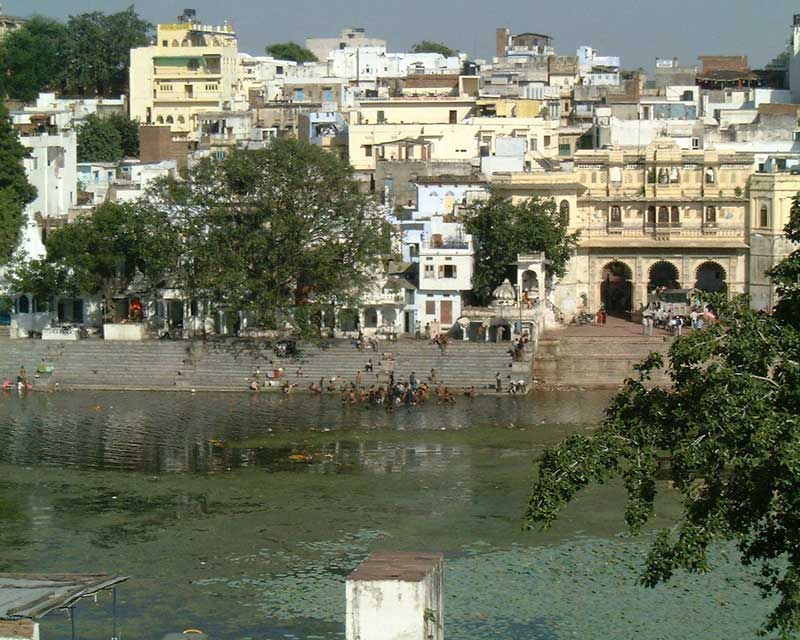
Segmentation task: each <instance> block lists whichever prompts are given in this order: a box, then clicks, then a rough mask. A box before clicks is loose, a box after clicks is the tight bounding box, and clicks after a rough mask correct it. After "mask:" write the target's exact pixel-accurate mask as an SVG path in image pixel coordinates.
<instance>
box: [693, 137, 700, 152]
mask: <svg viewBox="0 0 800 640" xmlns="http://www.w3.org/2000/svg"><path fill="white" fill-rule="evenodd" d="M699 148H700V138H692V149H699Z"/></svg>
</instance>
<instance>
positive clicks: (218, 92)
mask: <svg viewBox="0 0 800 640" xmlns="http://www.w3.org/2000/svg"><path fill="white" fill-rule="evenodd" d="M246 104H247V95H246V92H245V87H244V84H243V82H242V74H241V69H240V60H239V56H238V47H237V41H236V34H235V33H234V31H233V27H231V26H230V25H227V24H225V25H222V26H217V27H215V26H209V25H201V24H195V23H176V24H160V25H158V27H157V30H156V44H154V45H152V46H149V47H140V48H138V49H132V50H131V68H130V110H131V118H133V119H137V118H138V119H139V121H140V122H141V123H142V124H155V125H169V127H170V128H171V130H172V133H173V135H174V136H175V137H176V138H185V139H188V140H197V139H198V137H199V128H200V126H199V120H198V114H200V113H203V112H208V111H235V110H241V109H244V108H246Z"/></svg>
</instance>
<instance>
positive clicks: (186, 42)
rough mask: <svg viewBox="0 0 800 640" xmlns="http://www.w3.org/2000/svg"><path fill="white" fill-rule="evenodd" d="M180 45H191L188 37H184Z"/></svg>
mask: <svg viewBox="0 0 800 640" xmlns="http://www.w3.org/2000/svg"><path fill="white" fill-rule="evenodd" d="M181 46H182V47H190V46H191V43H190V42H189V40H188V39H184V41H183V42H181Z"/></svg>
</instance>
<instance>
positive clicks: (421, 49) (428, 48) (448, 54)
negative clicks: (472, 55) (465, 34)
mask: <svg viewBox="0 0 800 640" xmlns="http://www.w3.org/2000/svg"><path fill="white" fill-rule="evenodd" d="M411 51H412V52H413V53H440V54H441V55H443V56H444V57H445V58H452V57H453V56H456V55H458V52H457V51H456V50H455V49H451V48H450V47H448V46H447V45H446V44H442V43H441V42H434V41H433V40H423V41H422V42H418V43H417V44H415V45H414V46H413V47H412V48H411Z"/></svg>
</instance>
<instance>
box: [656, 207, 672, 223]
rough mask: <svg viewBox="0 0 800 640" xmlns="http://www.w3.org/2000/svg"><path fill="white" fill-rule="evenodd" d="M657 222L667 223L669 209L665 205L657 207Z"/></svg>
mask: <svg viewBox="0 0 800 640" xmlns="http://www.w3.org/2000/svg"><path fill="white" fill-rule="evenodd" d="M658 224H669V209H667V208H666V207H659V208H658Z"/></svg>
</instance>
